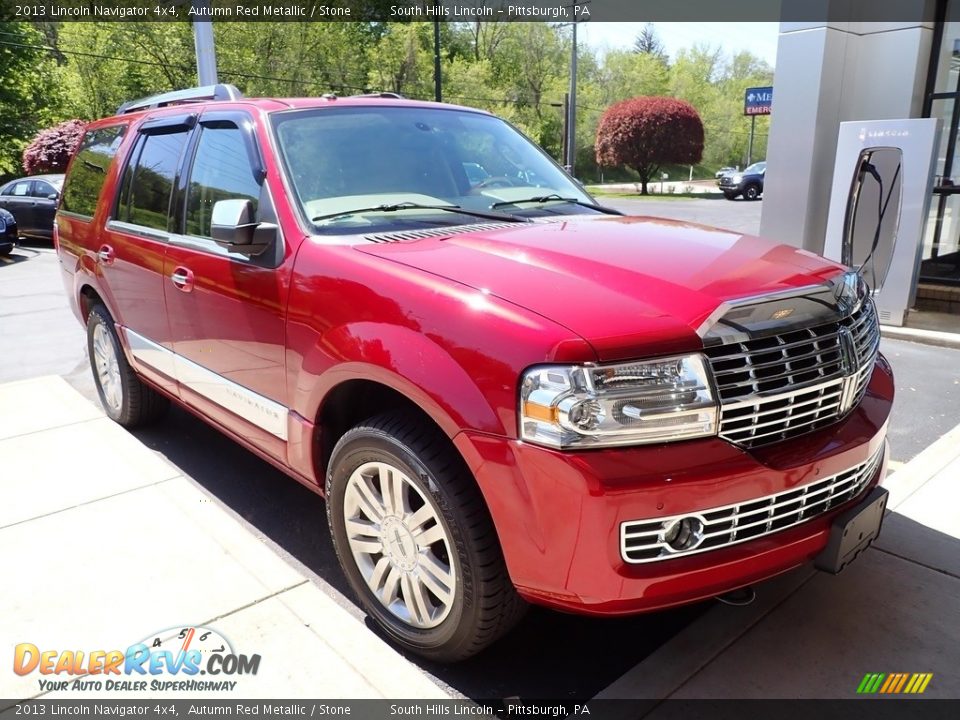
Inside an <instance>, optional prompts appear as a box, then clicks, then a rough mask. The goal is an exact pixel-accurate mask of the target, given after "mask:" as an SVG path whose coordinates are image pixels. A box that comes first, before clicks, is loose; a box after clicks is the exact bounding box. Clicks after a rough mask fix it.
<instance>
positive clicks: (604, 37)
mask: <svg viewBox="0 0 960 720" xmlns="http://www.w3.org/2000/svg"><path fill="white" fill-rule="evenodd" d="M643 26H644V23H628V22H607V23H604V22H597V23H595V22H586V23H583V24H581V25H580V26H579V27H578V29H577V32H578V37H580V38H582V39H583V41H584V42H586V43H587V44H588V45H590V46H591V47H593V48H595V49H597V50H602V49H609V50H616V49H621V48H629V47H631V46H632V45H633V41H634V39H635V38H636V37H637V35H639V34H640V31H641V30H643ZM653 26H654V28H655V30H656V32H657V35H658V36H659V38H660V40H661V42H663V45H664V47H665V48H666V50H667V54H669V55H670V56H671V57H675V56H676V54H677V51H678V50H682V49H683V48H688V47H691V46H693V45H696V44H697V43H704V44H707V45H713V46H717V45H720V46H722V48H723V50H724V52H726V53H727V54H728V55H730V54H733V53H735V52H737V51H739V50H749V51H751V52H752V53H753V54H754V55H758V56H759V57H761V58H763V59H764V60H766V61H767V62H768V63H769V64H770V66H771V67H773V66H774V65H775V64H776V60H777V36H778V34H779V32H780V25H779V23H775V22H768V23H761V22H754V23H732V22H729V23H725V22H716V23H683V22H658V23H654V25H653Z"/></svg>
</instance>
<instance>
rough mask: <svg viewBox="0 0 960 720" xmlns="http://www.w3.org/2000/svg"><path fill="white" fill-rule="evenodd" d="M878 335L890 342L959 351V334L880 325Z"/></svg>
mask: <svg viewBox="0 0 960 720" xmlns="http://www.w3.org/2000/svg"><path fill="white" fill-rule="evenodd" d="M880 335H881V336H882V337H885V338H890V339H891V340H905V341H906V342H912V343H920V344H922V345H934V346H936V347H945V348H954V349H958V350H960V333H948V332H942V331H940V330H920V329H918V328H905V327H894V326H891V325H881V326H880Z"/></svg>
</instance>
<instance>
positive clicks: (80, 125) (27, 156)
mask: <svg viewBox="0 0 960 720" xmlns="http://www.w3.org/2000/svg"><path fill="white" fill-rule="evenodd" d="M86 127H87V124H86V123H85V122H84V121H83V120H67V121H66V122H62V123H60V124H59V125H54V126H53V127H50V128H47V129H46V130H41V131H40V132H39V133H38V134H37V136H36V137H35V138H34V139H33V140H32V141H31V142H30V144H29V145H27V148H26V150H24V151H23V169H24V170H26V172H27V175H36V174H38V173H55V172H63V171H64V170H66V169H67V163H68V162H69V161H70V155H71V154H72V153H73V149H74V148H75V147H76V146H77V145H78V144H79V143H80V140H81V139H82V138H83V132H84V130H85V129H86Z"/></svg>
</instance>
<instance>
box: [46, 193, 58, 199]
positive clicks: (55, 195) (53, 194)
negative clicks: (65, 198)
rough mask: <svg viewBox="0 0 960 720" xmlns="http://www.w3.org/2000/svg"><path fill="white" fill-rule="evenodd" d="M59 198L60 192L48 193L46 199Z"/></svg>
mask: <svg viewBox="0 0 960 720" xmlns="http://www.w3.org/2000/svg"><path fill="white" fill-rule="evenodd" d="M59 199H60V193H50V194H49V195H47V200H59Z"/></svg>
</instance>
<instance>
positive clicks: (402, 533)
mask: <svg viewBox="0 0 960 720" xmlns="http://www.w3.org/2000/svg"><path fill="white" fill-rule="evenodd" d="M380 542H381V543H382V544H383V553H384V555H386V556H387V558H388V559H389V560H390V562H392V563H393V564H394V565H395V566H396V567H398V568H400V569H401V570H404V571H406V572H410V571H411V570H413V569H414V568H416V567H417V543H416V541H415V540H414V539H413V534H412V533H411V532H410V531H409V530H407V528H406V526H405V525H404V524H403V521H402V520H400V518H398V517H388V518H386V519H384V521H383V525H382V526H381V530H380Z"/></svg>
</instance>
